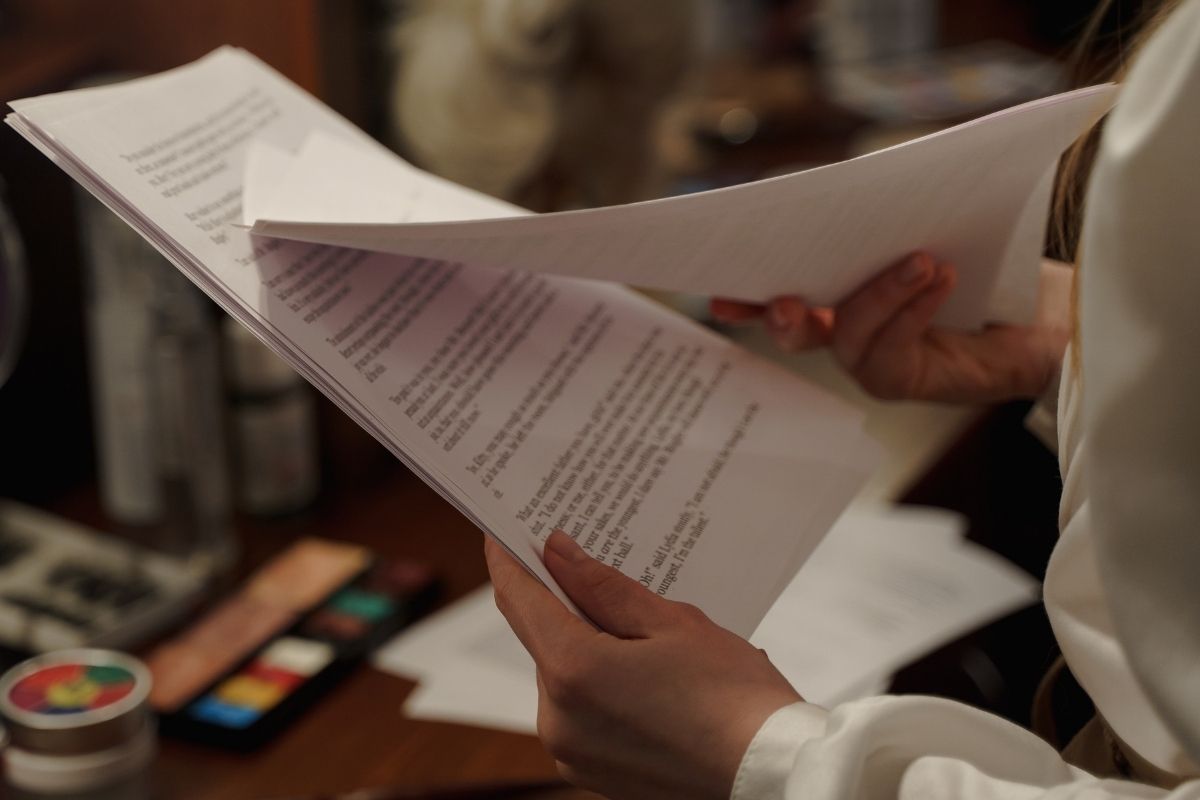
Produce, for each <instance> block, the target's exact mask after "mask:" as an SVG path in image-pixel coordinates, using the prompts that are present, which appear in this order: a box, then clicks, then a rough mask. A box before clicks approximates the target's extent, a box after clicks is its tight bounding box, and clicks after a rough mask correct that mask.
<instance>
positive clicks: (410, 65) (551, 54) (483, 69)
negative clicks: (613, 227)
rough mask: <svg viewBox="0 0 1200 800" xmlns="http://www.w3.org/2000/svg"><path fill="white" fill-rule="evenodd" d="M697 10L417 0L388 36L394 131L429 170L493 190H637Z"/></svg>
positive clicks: (608, 0) (625, 1)
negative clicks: (542, 186) (537, 185)
mask: <svg viewBox="0 0 1200 800" xmlns="http://www.w3.org/2000/svg"><path fill="white" fill-rule="evenodd" d="M700 8H701V4H697V3H694V2H692V1H691V0H658V2H655V3H642V2H638V0H488V2H486V3H483V2H477V0H415V2H412V3H410V4H408V6H407V7H406V9H405V12H404V16H403V18H402V19H401V21H400V23H399V24H398V26H397V30H396V34H395V37H394V45H395V47H396V50H397V55H398V62H397V75H396V83H395V88H394V91H393V125H394V128H395V134H396V137H397V139H398V140H399V141H400V142H402V143H403V145H404V147H405V149H406V150H407V151H408V152H409V153H410V154H411V155H412V157H413V159H414V160H415V161H416V162H417V163H419V164H420V165H421V166H423V167H424V168H426V169H428V170H429V171H431V172H434V173H435V174H438V175H441V176H443V177H447V178H450V179H451V180H454V181H456V182H457V183H461V184H463V185H465V186H470V187H472V188H475V189H479V190H480V191H483V192H486V193H488V194H491V195H494V196H497V197H504V198H512V197H514V196H515V195H516V194H517V193H518V192H519V191H520V190H522V189H523V188H527V187H528V185H529V184H530V183H531V182H536V180H537V179H538V178H539V177H541V178H543V179H544V181H543V182H544V183H546V184H548V185H549V184H564V185H566V186H568V187H569V193H568V196H569V197H570V198H571V199H570V202H573V203H584V204H608V203H614V202H620V201H623V200H628V199H630V198H631V197H637V196H641V195H642V193H643V191H644V187H645V186H646V184H647V182H648V180H649V176H650V175H652V169H651V168H652V167H653V163H654V157H653V153H652V141H653V132H654V129H655V126H656V125H657V124H658V121H659V116H660V113H661V111H662V110H663V105H664V102H665V101H666V99H667V98H668V97H669V96H670V94H671V93H672V92H673V91H674V90H675V89H676V88H677V86H678V84H679V81H680V79H681V77H682V75H683V73H684V68H685V66H686V65H687V63H688V62H689V61H690V58H691V56H692V54H693V52H694V51H695V49H696V47H697V31H698V28H699V26H698V22H697V18H698V14H699V11H700ZM548 191H558V190H557V189H553V190H548Z"/></svg>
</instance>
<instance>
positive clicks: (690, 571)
mask: <svg viewBox="0 0 1200 800" xmlns="http://www.w3.org/2000/svg"><path fill="white" fill-rule="evenodd" d="M12 106H13V108H14V109H15V112H16V113H14V114H11V115H9V117H8V122H9V123H10V124H11V125H12V126H13V127H14V128H15V129H16V130H17V131H19V132H20V133H21V134H22V135H23V136H25V137H26V138H27V139H28V140H29V141H30V142H32V143H33V144H34V145H36V146H37V147H38V148H39V149H41V150H42V152H44V153H45V154H46V155H47V156H49V157H50V158H51V159H53V160H54V161H55V162H57V163H58V164H59V165H60V166H61V167H62V168H63V169H64V170H66V171H67V172H68V173H69V174H70V175H71V176H72V177H74V178H75V179H76V180H77V181H79V182H80V183H81V184H83V185H84V186H85V187H86V188H87V189H88V190H90V191H91V192H92V193H93V194H95V195H96V196H97V197H99V198H100V199H101V200H102V201H103V202H105V203H106V204H107V205H108V206H109V208H111V209H113V210H114V211H115V212H116V213H117V214H119V215H120V216H121V217H122V218H123V219H124V220H125V221H126V222H127V223H129V224H130V225H131V226H133V227H134V228H136V229H137V230H138V231H139V232H140V233H141V234H142V235H143V236H145V237H146V238H147V239H148V240H149V241H150V242H151V243H152V244H153V245H154V246H155V247H157V248H158V249H159V250H160V251H161V252H162V253H163V254H164V255H165V256H166V257H167V258H168V259H170V260H171V261H172V262H173V263H174V264H175V265H176V266H177V267H178V268H179V269H180V270H182V271H183V272H184V273H185V274H186V275H187V276H188V277H189V278H190V279H191V280H193V281H194V282H195V283H196V284H197V285H199V286H200V287H201V288H202V289H204V291H206V292H207V293H208V294H209V296H211V297H212V298H213V299H214V300H216V301H217V302H218V303H219V304H220V305H221V306H222V307H223V308H224V309H225V310H226V311H228V312H229V313H230V314H232V315H233V316H234V317H236V318H237V319H238V320H239V321H241V322H242V324H244V325H246V326H247V327H248V328H249V329H250V330H252V331H253V332H254V333H255V334H257V335H258V336H259V337H260V338H261V339H262V340H263V341H264V342H265V343H266V344H267V345H268V346H270V347H271V348H272V349H274V350H275V351H276V352H277V353H279V354H280V355H281V356H282V357H284V358H285V359H287V360H288V361H289V363H291V365H292V366H293V367H294V368H295V369H297V370H298V371H299V372H300V373H301V374H302V375H304V376H305V377H306V378H307V379H308V380H309V381H311V382H312V383H313V384H314V385H316V386H317V387H318V388H319V389H321V390H322V391H323V392H324V393H325V394H326V395H328V396H329V397H330V398H331V399H332V400H333V401H334V402H335V403H337V404H338V405H339V406H340V407H341V408H342V409H343V410H344V411H346V413H348V414H349V415H350V416H352V417H353V418H354V419H355V420H357V421H358V422H359V424H361V425H362V426H363V427H364V428H365V429H366V430H368V431H370V432H371V433H372V434H373V435H374V436H375V437H376V438H377V439H378V440H379V441H380V442H382V443H383V444H384V445H386V446H387V447H388V448H390V449H391V451H392V452H393V453H395V454H396V456H397V457H398V458H400V459H401V460H403V461H404V462H405V463H406V464H408V465H409V467H410V468H411V469H412V470H413V471H414V472H416V473H417V474H418V475H420V476H421V477H423V478H424V479H425V480H426V481H428V482H429V483H430V484H431V485H432V486H434V487H435V488H436V489H437V490H438V491H440V492H441V493H442V494H443V495H444V496H445V497H446V498H447V499H448V500H449V501H450V502H452V503H453V504H455V505H456V506H457V507H458V508H459V509H460V510H461V511H462V512H463V513H464V514H465V515H467V516H468V517H469V518H470V519H471V520H472V521H474V522H475V523H476V524H478V525H479V526H480V527H481V528H482V529H484V530H485V531H487V532H488V533H489V534H491V535H492V536H494V537H495V538H496V539H497V540H498V541H499V542H500V543H502V544H503V545H504V546H505V547H506V548H507V549H508V550H509V551H510V552H511V553H513V555H514V556H515V557H516V558H518V559H520V560H521V562H522V563H523V564H524V565H525V566H526V568H527V569H529V570H530V571H531V572H532V573H534V574H535V575H536V576H538V577H539V578H540V579H541V580H543V581H544V582H546V584H547V585H548V586H549V587H550V588H551V590H553V591H555V592H557V593H558V594H559V596H560V597H563V595H562V593H561V590H559V589H558V587H557V585H555V584H554V582H553V579H552V578H551V577H550V575H549V573H548V572H547V571H546V570H545V568H544V566H543V565H542V561H541V542H542V540H544V539H545V537H546V536H547V535H548V534H549V532H550V530H551V529H552V528H555V527H557V528H562V529H564V530H566V531H567V532H568V533H570V534H572V535H573V536H575V537H576V538H577V539H578V541H579V542H580V543H581V544H583V546H584V547H585V548H586V549H587V550H588V551H589V552H590V553H592V554H593V555H594V556H596V557H598V558H600V559H602V560H604V561H605V562H607V563H609V564H614V565H617V566H618V567H619V568H620V569H621V570H622V571H624V572H625V573H626V574H628V575H630V576H632V577H633V578H634V579H636V580H638V581H640V582H642V583H643V584H644V585H646V586H647V587H649V588H650V589H651V590H652V591H655V592H658V593H660V594H662V595H664V596H667V597H671V598H674V599H680V600H687V601H689V602H693V603H695V604H697V605H699V606H700V607H702V608H704V609H705V610H706V611H707V612H708V613H709V614H710V615H711V616H712V617H713V618H714V619H716V620H718V621H719V622H720V623H721V624H723V625H725V626H726V627H729V628H731V629H732V630H734V631H737V632H739V633H741V634H742V635H748V634H749V633H750V632H751V631H752V630H753V629H754V627H755V625H757V624H758V622H759V620H760V619H761V618H762V615H763V614H764V613H766V610H767V609H768V608H769V607H770V605H771V603H772V602H773V601H774V599H775V597H776V596H777V595H778V593H779V591H781V590H782V588H783V587H784V586H785V585H786V583H787V581H788V580H789V579H790V578H791V574H792V573H793V572H794V571H795V568H796V567H797V566H798V565H799V563H801V562H802V561H803V559H804V558H805V557H807V555H808V554H809V553H810V552H811V551H812V549H813V548H814V547H815V546H816V545H817V543H818V542H819V541H820V539H821V537H822V536H823V535H824V533H825V532H826V531H827V530H828V529H829V527H830V525H832V524H833V522H834V520H835V519H836V518H837V517H838V515H839V514H840V513H841V511H842V509H843V508H844V507H845V505H846V504H847V503H848V502H849V500H850V498H851V497H853V496H854V494H855V493H856V491H857V490H858V488H859V487H860V486H861V484H862V483H863V481H864V480H865V478H866V476H867V475H868V474H869V472H870V471H871V469H872V466H873V464H874V463H875V460H876V456H877V453H876V448H875V446H874V444H873V443H872V442H871V441H870V440H869V439H868V438H867V437H866V436H865V434H864V433H863V432H862V426H861V417H860V415H859V414H858V413H857V412H855V411H853V410H852V409H850V408H849V407H848V406H846V405H845V404H844V403H842V402H841V401H840V400H837V399H836V398H834V397H832V396H830V395H828V394H826V393H825V392H823V391H821V390H818V389H816V388H815V387H813V386H811V385H809V384H807V383H805V382H803V381H801V380H799V379H798V378H796V377H795V376H792V375H790V374H788V373H786V372H784V371H782V370H780V369H778V368H776V367H774V366H772V365H769V364H767V363H765V362H763V361H762V360H760V359H758V358H757V357H755V356H752V355H751V354H749V353H747V352H745V351H742V350H741V349H739V348H737V347H736V346H734V345H733V344H731V343H730V342H729V341H728V340H726V339H723V338H722V337H719V336H717V335H715V334H713V333H711V332H709V331H707V330H705V329H703V328H701V327H700V326H697V325H695V324H694V323H692V322H691V321H689V320H687V319H685V318H683V317H680V316H678V315H676V314H674V313H673V312H670V311H668V310H666V309H664V308H662V307H661V306H658V305H656V304H654V303H652V302H650V301H648V300H646V299H645V298H643V297H641V296H639V295H637V294H636V293H634V292H632V291H630V290H628V289H625V288H623V287H621V286H618V285H615V284H603V283H598V282H594V281H585V280H579V279H572V278H562V277H556V276H551V275H544V274H539V273H530V272H520V271H516V270H497V269H491V268H488V267H476V266H473V265H467V264H462V263H457V262H455V263H445V262H440V261H436V260H431V259H428V258H420V257H414V258H409V257H403V256H394V255H383V254H378V253H370V252H365V251H362V250H351V249H346V248H340V247H332V246H326V245H309V244H300V243H296V242H289V241H286V240H283V239H268V238H262V237H252V236H251V235H250V234H249V233H248V232H247V231H246V230H245V229H243V228H239V227H236V224H237V223H240V222H241V220H242V218H243V215H242V201H243V189H244V187H243V174H244V170H246V168H247V166H248V165H247V159H248V153H249V151H250V146H251V143H252V142H255V143H258V144H257V145H256V151H258V150H261V148H264V147H265V148H266V150H261V152H257V155H255V156H254V159H256V161H257V163H256V164H252V166H253V167H254V171H255V173H256V174H260V175H266V176H267V178H268V179H270V176H271V175H276V176H278V175H279V174H280V170H279V167H280V165H281V164H283V163H284V162H285V161H287V160H288V157H290V156H291V155H293V154H295V153H297V152H298V151H299V150H300V148H301V146H302V145H303V144H304V143H305V142H306V141H309V140H310V139H313V137H314V136H315V135H316V134H324V135H325V136H326V137H328V138H332V139H336V140H338V141H340V142H343V143H346V144H348V145H349V146H351V147H353V148H356V149H357V150H359V151H361V152H367V153H372V154H373V156H374V160H375V161H376V162H379V161H380V160H382V159H393V158H394V157H393V156H390V155H388V154H387V151H386V150H385V149H384V148H383V147H382V146H380V145H379V144H377V143H375V142H374V141H372V140H371V139H370V138H369V137H367V136H366V135H365V134H363V133H362V132H361V131H359V130H358V129H356V128H355V127H354V126H352V125H351V124H350V123H348V122H347V121H346V120H344V119H342V118H341V117H339V116H337V115H336V114H334V113H333V112H332V111H330V110H329V109H328V108H326V107H325V106H323V105H321V104H320V103H319V102H318V101H316V100H315V99H313V98H312V97H311V96H309V95H308V94H306V93H304V92H303V91H302V90H301V89H299V88H298V87H296V86H295V85H293V84H292V83H290V82H288V81H287V80H286V79H284V78H283V77H282V76H280V75H279V74H278V73H276V72H274V71H273V70H271V69H270V68H269V67H267V66H266V65H265V64H263V63H262V62H260V61H258V60H257V59H255V58H254V57H253V56H250V55H249V54H247V53H245V52H243V51H240V50H235V49H232V48H225V49H222V50H219V51H216V52H215V53H213V54H211V55H209V56H207V57H206V58H204V59H201V60H200V61H198V62H195V63H194V64H191V65H188V66H185V67H181V68H179V69H177V70H173V71H171V72H168V73H164V74H162V75H157V76H153V77H150V78H146V79H142V80H138V81H133V82H131V83H127V84H122V85H120V86H116V87H106V88H104V89H97V90H80V91H77V92H69V93H64V94H60V95H50V96H47V97H42V98H34V99H30V100H21V101H15V102H13V103H12ZM319 139H320V137H318V140H319ZM271 150H274V151H281V152H282V154H283V156H282V157H280V158H275V159H274V161H272V158H273V156H272V155H271V154H270V151H271ZM264 153H265V155H264ZM276 155H279V154H278V153H276ZM447 187H448V185H447V186H441V187H440V188H441V189H446V190H447V191H449V189H448V188H447ZM12 188H13V191H35V190H36V187H28V186H26V187H20V186H18V187H12ZM267 194H268V195H269V194H270V192H269V190H268V192H267ZM453 195H454V196H453V197H451V196H450V195H448V194H447V193H446V191H443V192H441V193H440V194H437V195H436V196H434V194H433V193H432V190H430V194H429V196H430V197H431V198H432V200H431V202H430V206H431V207H432V205H433V203H434V202H436V203H442V204H446V203H452V202H459V203H460V204H462V207H463V208H464V213H469V214H476V213H478V207H479V206H481V205H487V204H488V203H489V202H491V205H492V207H494V208H495V211H492V212H488V213H490V214H491V215H493V216H496V215H499V214H503V213H512V211H513V209H511V207H509V206H505V205H503V204H496V203H494V202H492V201H487V200H486V198H483V197H482V196H480V195H471V197H470V201H471V205H469V206H468V205H465V204H466V203H467V201H466V200H464V199H462V192H461V191H460V190H458V189H454V191H453ZM455 198H458V200H455ZM249 199H250V200H251V202H253V203H260V202H263V201H264V197H262V196H261V195H257V194H255V193H254V192H252V193H251V195H250V198H249ZM265 199H266V200H269V197H267V198H265ZM394 524H395V526H396V531H397V535H408V536H436V535H437V531H420V530H412V529H411V528H410V527H409V526H408V521H407V520H405V519H397V520H395V521H394ZM473 557H474V556H473ZM564 601H565V597H564Z"/></svg>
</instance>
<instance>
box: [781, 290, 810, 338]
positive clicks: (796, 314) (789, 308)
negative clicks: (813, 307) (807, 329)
mask: <svg viewBox="0 0 1200 800" xmlns="http://www.w3.org/2000/svg"><path fill="white" fill-rule="evenodd" d="M782 305H783V310H784V313H786V314H787V317H788V327H789V328H795V329H797V330H799V329H800V328H803V327H804V323H805V322H807V321H808V307H807V306H805V305H804V301H803V300H801V299H800V298H799V297H785V298H784V299H783V302H782Z"/></svg>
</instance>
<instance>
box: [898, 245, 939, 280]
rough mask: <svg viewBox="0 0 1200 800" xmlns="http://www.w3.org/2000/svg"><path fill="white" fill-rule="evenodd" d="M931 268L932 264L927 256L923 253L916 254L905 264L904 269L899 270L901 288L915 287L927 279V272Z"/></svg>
mask: <svg viewBox="0 0 1200 800" xmlns="http://www.w3.org/2000/svg"><path fill="white" fill-rule="evenodd" d="M931 268H932V262H931V261H930V259H929V256H927V255H925V254H924V253H918V254H917V255H915V256H913V257H912V258H910V259H909V260H908V261H906V262H905V264H904V267H903V268H902V269H901V270H900V284H901V285H902V286H915V285H917V284H918V283H921V282H922V281H924V280H925V279H926V278H928V277H929V271H930V269H931Z"/></svg>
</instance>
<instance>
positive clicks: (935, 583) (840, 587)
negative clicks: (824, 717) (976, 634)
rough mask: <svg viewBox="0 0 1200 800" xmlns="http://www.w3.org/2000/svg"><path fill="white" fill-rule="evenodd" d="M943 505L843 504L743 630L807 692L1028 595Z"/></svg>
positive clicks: (901, 661) (916, 651)
mask: <svg viewBox="0 0 1200 800" xmlns="http://www.w3.org/2000/svg"><path fill="white" fill-rule="evenodd" d="M962 525H963V522H962V520H961V518H960V517H958V516H957V515H954V514H950V513H948V512H942V511H936V510H930V509H909V508H906V507H900V508H897V509H894V510H891V511H889V512H887V513H885V514H880V513H879V512H878V511H869V510H868V511H859V510H857V509H852V510H851V511H849V512H847V514H846V515H845V516H844V517H842V519H841V520H839V522H838V524H837V526H836V527H835V528H834V530H833V531H831V532H830V535H829V536H828V537H826V539H825V541H824V542H823V543H822V544H821V546H820V547H819V548H817V551H816V552H815V553H813V555H812V558H810V559H809V560H808V562H807V563H806V564H805V565H804V567H803V568H802V569H801V570H800V572H799V574H798V575H797V576H796V578H795V579H794V580H793V581H792V582H791V584H790V585H789V586H788V587H787V588H786V589H785V590H784V591H783V593H782V594H781V595H780V597H779V600H778V601H777V602H776V603H775V606H774V607H773V608H772V609H771V611H770V612H768V614H767V616H766V618H764V619H763V621H762V623H761V624H760V625H759V626H758V629H757V630H756V631H755V632H754V634H753V636H751V638H750V641H751V642H753V643H755V644H757V645H758V646H759V647H761V648H763V649H764V650H766V651H767V652H768V653H769V654H770V656H771V660H772V661H773V662H774V663H775V665H776V666H777V667H778V668H779V670H780V671H781V672H783V674H784V675H785V676H787V678H788V680H789V681H791V682H792V683H793V685H795V686H796V687H797V689H799V691H800V692H801V693H802V694H804V695H805V696H806V697H812V698H830V697H833V698H837V697H839V696H840V693H841V692H842V691H844V687H845V686H847V685H854V684H856V683H858V682H860V681H867V680H870V679H871V677H872V676H875V675H878V674H879V673H880V672H881V671H886V672H892V671H894V670H896V669H898V668H899V667H901V666H903V665H905V664H906V663H908V662H910V661H912V660H913V659H915V658H917V657H918V656H920V655H921V654H922V653H925V652H928V651H930V650H933V649H935V648H936V647H938V646H940V645H942V644H944V643H946V642H948V641H951V640H953V639H955V638H956V637H958V636H961V635H962V634H964V633H966V632H968V631H970V630H973V629H975V628H977V627H979V626H980V625H981V624H983V623H984V622H987V621H989V620H991V619H995V618H997V617H1000V616H1002V615H1004V614H1006V613H1009V612H1011V611H1014V610H1016V609H1018V608H1022V607H1024V606H1027V605H1029V604H1030V603H1033V602H1035V601H1036V599H1037V597H1038V583H1037V581H1036V580H1034V579H1033V578H1032V577H1030V576H1029V575H1028V574H1027V573H1025V572H1023V571H1021V570H1020V569H1018V568H1017V567H1015V566H1013V565H1012V564H1010V563H1008V562H1007V561H1005V560H1004V559H1002V558H1000V557H999V556H996V555H994V554H992V553H991V552H989V551H987V550H984V549H983V548H980V547H978V546H976V545H973V544H971V543H969V542H967V541H965V540H962V539H961V538H960V536H959V533H960V531H961V529H962Z"/></svg>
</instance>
